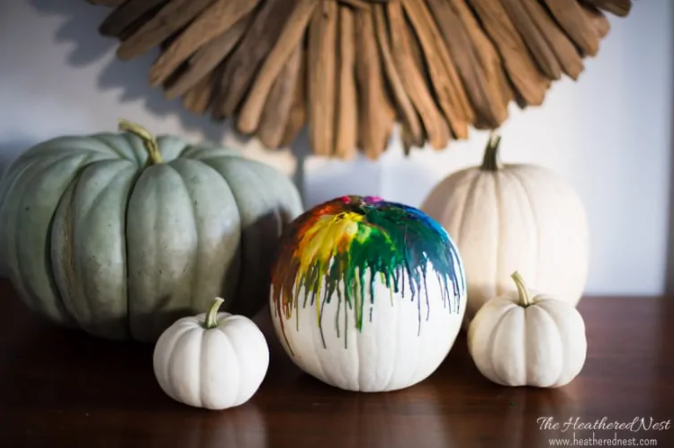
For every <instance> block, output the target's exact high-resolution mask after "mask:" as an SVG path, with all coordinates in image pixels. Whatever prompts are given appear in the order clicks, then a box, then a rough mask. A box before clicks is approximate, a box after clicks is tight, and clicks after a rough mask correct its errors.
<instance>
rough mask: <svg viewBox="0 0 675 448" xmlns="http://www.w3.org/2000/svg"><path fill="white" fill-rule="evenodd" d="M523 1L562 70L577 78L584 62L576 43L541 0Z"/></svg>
mask: <svg viewBox="0 0 675 448" xmlns="http://www.w3.org/2000/svg"><path fill="white" fill-rule="evenodd" d="M521 2H522V3H523V6H524V7H525V10H526V11H527V14H528V15H529V16H530V19H532V22H533V23H534V24H535V26H536V27H537V28H538V29H539V33H540V34H541V35H542V36H543V37H544V39H545V40H546V42H547V44H548V46H549V48H550V49H551V51H552V52H553V54H554V55H555V58H556V59H557V60H558V63H559V64H560V68H561V69H562V71H563V72H564V73H565V74H567V75H568V76H569V77H571V78H572V79H575V80H576V79H577V78H578V77H579V75H580V74H581V72H582V71H583V70H584V64H583V63H582V62H581V56H580V55H579V53H578V52H577V50H576V48H575V47H574V44H573V43H572V42H571V41H570V40H569V39H568V38H567V36H565V33H563V31H562V30H561V29H560V28H559V27H558V25H557V24H556V23H555V22H554V21H553V19H552V18H551V17H550V16H549V15H548V13H547V12H546V10H545V9H544V8H543V7H542V5H541V4H540V3H539V0H521Z"/></svg>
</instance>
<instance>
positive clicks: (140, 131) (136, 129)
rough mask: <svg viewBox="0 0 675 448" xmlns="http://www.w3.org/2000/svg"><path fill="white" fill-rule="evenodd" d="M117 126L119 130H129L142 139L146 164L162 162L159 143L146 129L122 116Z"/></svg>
mask: <svg viewBox="0 0 675 448" xmlns="http://www.w3.org/2000/svg"><path fill="white" fill-rule="evenodd" d="M118 127H119V130H120V132H130V133H132V134H134V135H137V136H138V137H140V138H141V140H143V145H145V150H146V151H148V162H147V166H150V165H159V164H160V163H162V154H161V153H160V152H159V144H158V143H157V139H156V138H155V136H154V135H152V134H151V133H150V132H148V130H147V129H145V128H144V127H143V126H141V125H139V124H136V123H132V122H130V121H127V120H125V119H124V118H122V119H120V123H119V126H118Z"/></svg>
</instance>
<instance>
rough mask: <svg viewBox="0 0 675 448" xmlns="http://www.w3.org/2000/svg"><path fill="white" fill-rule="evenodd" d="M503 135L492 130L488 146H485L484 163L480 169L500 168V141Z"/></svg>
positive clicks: (494, 169)
mask: <svg viewBox="0 0 675 448" xmlns="http://www.w3.org/2000/svg"><path fill="white" fill-rule="evenodd" d="M501 140H502V138H501V136H500V135H499V134H498V133H497V132H496V131H492V132H490V138H489V139H488V143H487V146H486V147H485V155H484V156H483V164H482V165H481V167H480V169H481V170H483V171H497V170H499V160H498V155H499V143H500V142H501Z"/></svg>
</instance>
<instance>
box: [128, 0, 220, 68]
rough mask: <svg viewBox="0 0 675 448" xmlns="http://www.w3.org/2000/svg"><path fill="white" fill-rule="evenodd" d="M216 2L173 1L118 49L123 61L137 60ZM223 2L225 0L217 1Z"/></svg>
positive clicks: (211, 0)
mask: <svg viewBox="0 0 675 448" xmlns="http://www.w3.org/2000/svg"><path fill="white" fill-rule="evenodd" d="M213 1H214V0H172V1H171V2H169V3H167V4H166V5H165V6H164V7H163V8H162V9H161V10H160V11H159V12H158V13H157V15H155V16H154V17H152V18H151V19H150V20H149V21H148V22H147V23H145V24H144V25H143V26H142V27H141V28H139V29H138V30H137V31H136V32H135V33H134V34H133V35H131V36H130V37H129V38H128V39H126V40H125V41H124V42H122V44H121V45H120V46H119V47H117V57H118V58H120V59H122V60H128V59H133V58H136V57H138V56H140V55H142V54H143V53H145V52H147V51H149V50H151V49H152V48H154V47H156V46H158V45H159V44H160V43H162V41H164V40H165V39H167V38H168V37H170V36H171V35H172V34H173V33H175V32H176V31H178V30H180V29H181V28H183V26H185V25H187V24H188V23H190V21H192V19H194V18H195V17H197V16H198V15H199V13H200V12H202V11H203V10H204V9H206V8H207V7H208V6H209V5H210V4H211V3H212V2H213ZM217 1H223V0H217Z"/></svg>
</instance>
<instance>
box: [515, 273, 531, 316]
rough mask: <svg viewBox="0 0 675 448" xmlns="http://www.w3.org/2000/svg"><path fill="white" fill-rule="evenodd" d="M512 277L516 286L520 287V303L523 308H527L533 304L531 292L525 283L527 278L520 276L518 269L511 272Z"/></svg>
mask: <svg viewBox="0 0 675 448" xmlns="http://www.w3.org/2000/svg"><path fill="white" fill-rule="evenodd" d="M511 278H512V279H513V281H514V282H515V283H516V288H518V305H520V306H522V307H523V308H527V307H528V306H530V305H532V299H531V298H530V292H529V291H528V290H527V286H526V285H525V280H523V277H521V276H520V274H519V273H518V271H516V272H514V273H513V274H511Z"/></svg>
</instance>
